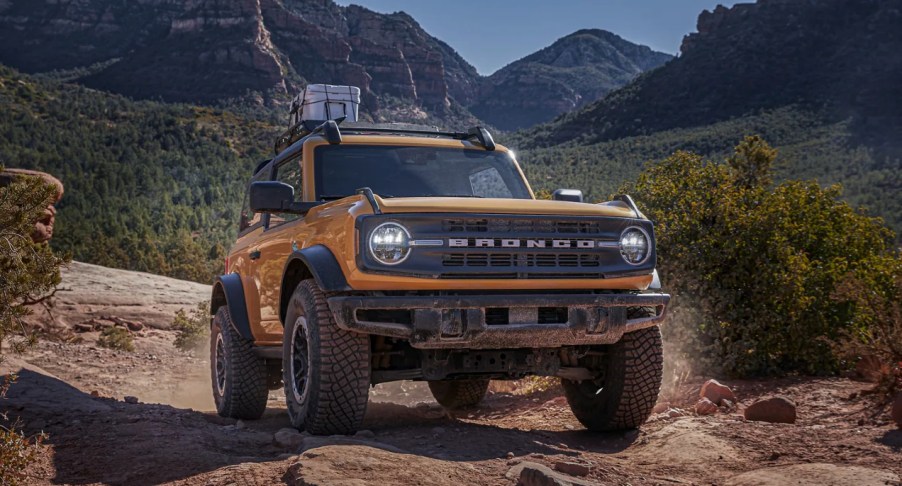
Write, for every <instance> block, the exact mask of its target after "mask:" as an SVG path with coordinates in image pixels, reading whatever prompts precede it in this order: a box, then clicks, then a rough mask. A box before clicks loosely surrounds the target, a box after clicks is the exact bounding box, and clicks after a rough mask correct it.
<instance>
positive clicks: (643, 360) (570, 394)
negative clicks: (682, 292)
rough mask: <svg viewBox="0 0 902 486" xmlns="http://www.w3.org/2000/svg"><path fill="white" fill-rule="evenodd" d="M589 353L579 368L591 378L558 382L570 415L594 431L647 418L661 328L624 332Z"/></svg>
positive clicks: (656, 385)
mask: <svg viewBox="0 0 902 486" xmlns="http://www.w3.org/2000/svg"><path fill="white" fill-rule="evenodd" d="M641 309H645V308H641ZM638 312H642V313H647V312H648V311H647V310H641V311H638ZM651 312H654V309H652V310H651ZM642 315H647V314H642ZM631 317H633V316H631ZM637 317H638V316H637ZM593 351H594V352H593V353H590V354H589V355H588V356H586V357H585V358H582V359H581V361H580V365H582V366H585V367H586V368H589V370H590V371H591V372H593V373H595V375H596V378H595V379H594V380H583V381H570V380H564V379H562V380H561V385H562V386H563V388H564V394H565V395H566V397H567V403H569V404H570V409H571V410H572V411H573V415H575V416H576V418H577V419H578V420H579V421H580V422H581V423H582V424H583V425H584V426H586V428H587V429H589V430H594V431H603V430H623V429H634V428H636V427H639V426H640V425H642V424H643V423H645V421H646V420H648V417H649V415H651V410H652V408H653V407H654V406H655V402H656V401H657V399H658V392H659V391H660V390H661V379H662V378H663V367H664V354H663V350H662V342H661V330H660V329H658V327H657V326H655V327H650V328H647V329H642V330H639V331H634V332H631V333H627V334H624V335H623V338H622V339H621V340H620V342H618V343H616V344H612V345H610V346H604V347H599V348H598V349H597V350H593Z"/></svg>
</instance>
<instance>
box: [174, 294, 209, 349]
mask: <svg viewBox="0 0 902 486" xmlns="http://www.w3.org/2000/svg"><path fill="white" fill-rule="evenodd" d="M172 329H174V330H175V331H176V336H175V343H174V344H175V347H176V348H178V349H180V350H182V351H194V350H196V349H198V348H200V347H201V346H203V345H205V344H206V343H207V340H208V339H209V337H210V303H209V302H201V303H199V304H198V305H197V307H196V308H194V309H192V310H191V312H185V309H179V310H178V311H177V312H176V313H175V319H173V321H172Z"/></svg>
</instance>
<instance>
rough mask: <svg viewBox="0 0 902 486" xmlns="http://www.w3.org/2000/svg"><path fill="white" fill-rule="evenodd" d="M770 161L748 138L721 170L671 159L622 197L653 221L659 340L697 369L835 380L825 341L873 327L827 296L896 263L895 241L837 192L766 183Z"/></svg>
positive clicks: (875, 287) (876, 287)
mask: <svg viewBox="0 0 902 486" xmlns="http://www.w3.org/2000/svg"><path fill="white" fill-rule="evenodd" d="M775 157H776V151H774V150H773V149H772V148H771V147H769V146H768V145H767V144H766V143H765V142H764V141H763V140H761V139H760V138H759V137H747V138H746V139H745V140H743V141H742V142H741V143H740V144H739V145H738V146H737V147H736V149H735V153H734V155H733V156H732V157H730V158H729V159H728V160H727V161H726V163H725V164H718V163H713V162H710V161H705V160H703V159H702V158H701V157H699V156H697V155H694V154H691V153H688V152H677V153H675V154H674V155H672V156H671V157H669V158H667V159H665V160H664V161H662V162H660V163H658V164H655V165H652V166H650V167H648V168H647V169H646V170H645V171H644V172H643V173H642V174H641V175H640V176H639V178H638V180H637V181H636V183H635V184H633V185H631V186H627V187H624V188H622V189H621V190H622V191H625V192H630V193H631V194H632V195H633V196H634V197H635V198H636V200H637V201H638V202H639V204H640V205H641V207H642V209H643V211H644V212H645V214H646V215H647V216H648V217H649V218H650V219H652V220H653V221H654V222H655V224H656V236H657V241H658V247H657V249H658V262H659V265H658V269H659V272H660V273H661V278H662V280H663V282H664V283H665V285H666V286H667V287H668V288H670V289H671V290H672V292H673V294H674V301H673V303H674V305H673V309H672V310H673V314H672V315H673V318H672V319H671V322H670V323H669V324H666V325H665V326H664V327H663V331H664V333H665V339H667V340H668V341H669V342H670V343H675V342H678V343H680V344H682V345H683V346H682V349H681V350H680V352H682V353H683V354H684V356H682V357H683V358H687V361H689V362H692V363H694V364H695V366H696V367H705V368H708V369H712V368H713V369H720V370H722V371H724V372H727V373H729V374H732V375H739V376H746V375H760V374H778V373H782V372H786V371H800V372H805V373H814V374H823V373H831V372H834V371H836V370H837V368H838V366H839V365H840V363H839V360H838V359H837V356H836V354H835V353H834V352H833V348H832V347H831V342H832V341H833V340H835V339H837V338H838V337H840V336H841V335H843V333H845V332H847V331H849V330H851V329H852V328H854V327H855V326H859V327H860V326H866V325H869V323H868V322H866V321H865V320H863V319H862V318H861V317H860V313H861V312H863V311H862V310H861V309H860V307H855V306H850V305H848V304H847V303H842V302H838V301H837V300H835V299H833V298H831V296H832V295H833V294H834V292H835V291H836V290H837V288H838V286H839V285H840V283H841V282H842V281H843V280H844V279H845V278H846V276H847V274H849V273H850V272H851V273H853V274H864V275H869V274H871V273H872V272H876V271H878V270H875V269H873V268H872V266H873V265H874V262H877V261H884V260H885V259H892V258H896V257H895V252H896V250H895V249H894V248H893V244H892V242H893V239H894V235H893V233H892V232H891V231H890V230H889V229H887V228H886V227H885V226H884V225H883V221H882V220H880V219H877V218H871V217H868V216H866V215H865V214H863V213H862V212H860V211H856V210H854V209H853V208H851V207H850V206H849V205H848V204H846V203H844V202H839V201H838V200H837V198H838V197H839V196H840V188H839V187H838V186H831V187H827V188H822V187H820V186H819V185H818V184H817V183H816V182H799V181H789V182H784V183H782V184H779V185H777V186H773V185H772V184H771V166H772V163H773V160H774V158H775ZM867 285H868V289H870V290H872V291H883V289H882V288H880V285H882V284H879V283H877V282H876V280H873V281H872V280H869V281H867ZM895 298H896V300H898V298H899V295H898V293H897V294H896V296H895ZM850 312H851V314H850Z"/></svg>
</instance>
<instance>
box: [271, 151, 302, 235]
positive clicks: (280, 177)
mask: <svg viewBox="0 0 902 486" xmlns="http://www.w3.org/2000/svg"><path fill="white" fill-rule="evenodd" d="M276 180H277V181H279V182H284V183H285V184H288V185H289V186H291V187H293V188H294V201H295V202H298V201H300V200H301V197H302V195H303V194H302V189H301V188H302V184H301V182H302V180H303V174H302V172H301V161H300V159H291V160H289V161H287V162H285V163H284V164H282V165H280V166H278V167H276ZM298 218H300V215H297V214H284V213H283V214H273V215H271V216H270V218H269V227H270V228H274V227H276V226H278V225H280V224H283V223H287V222H289V221H294V220H296V219H298Z"/></svg>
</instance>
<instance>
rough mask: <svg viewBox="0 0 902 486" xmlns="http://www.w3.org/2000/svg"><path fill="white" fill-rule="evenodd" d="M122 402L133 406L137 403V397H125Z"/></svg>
mask: <svg viewBox="0 0 902 486" xmlns="http://www.w3.org/2000/svg"><path fill="white" fill-rule="evenodd" d="M123 400H124V401H125V403H130V404H132V405H135V404H137V403H138V397H133V396H127V397H125V398H123Z"/></svg>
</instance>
